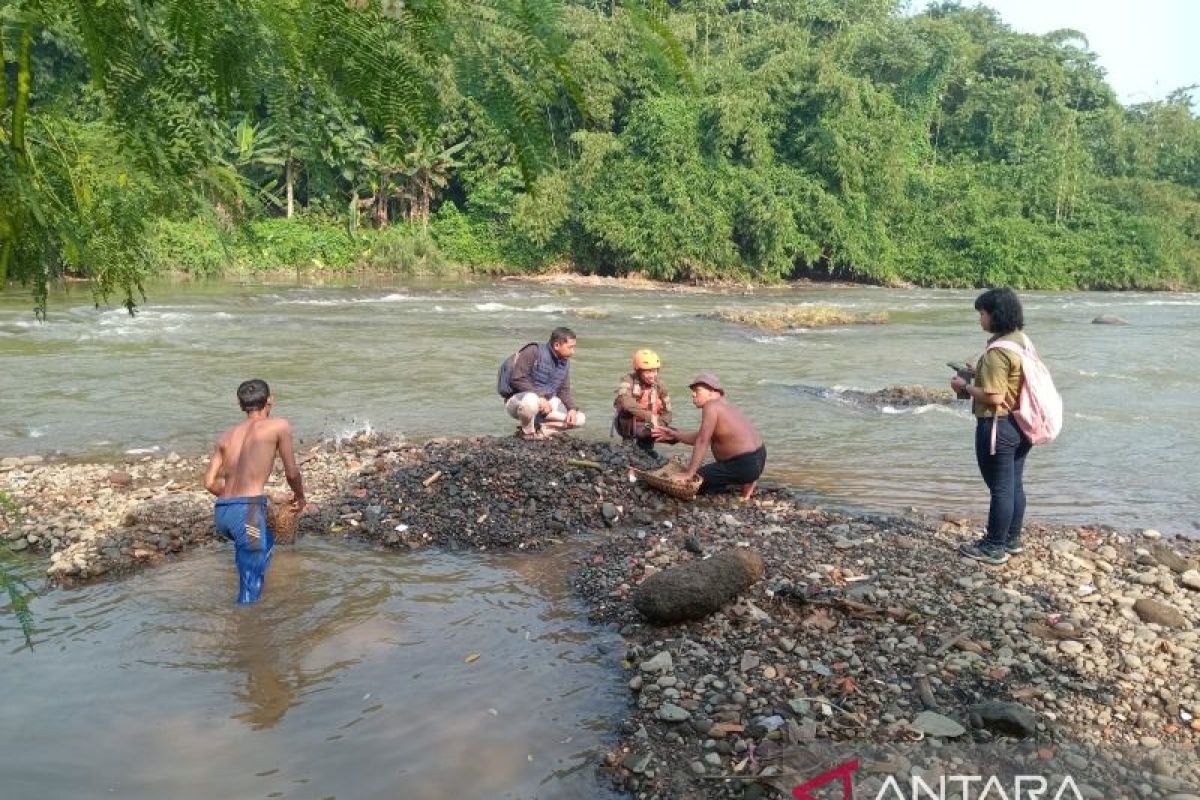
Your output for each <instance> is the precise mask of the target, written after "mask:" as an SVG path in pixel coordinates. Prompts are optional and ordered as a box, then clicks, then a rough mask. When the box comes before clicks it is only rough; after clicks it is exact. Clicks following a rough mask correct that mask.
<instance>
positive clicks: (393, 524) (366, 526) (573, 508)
mask: <svg viewBox="0 0 1200 800" xmlns="http://www.w3.org/2000/svg"><path fill="white" fill-rule="evenodd" d="M659 463H661V462H660V461H658V460H656V459H655V458H654V457H652V456H648V455H646V454H644V453H642V452H640V451H639V450H637V449H636V448H633V447H629V446H626V445H623V444H617V443H613V444H610V443H607V442H588V441H582V440H578V439H574V438H571V437H569V436H559V437H555V438H551V439H549V440H547V441H543V442H525V441H521V440H519V439H515V438H509V437H505V438H494V437H484V438H475V439H459V440H453V441H450V440H435V441H431V442H428V443H426V444H424V445H421V446H416V447H414V446H407V447H400V448H396V449H384V450H380V451H379V452H378V453H376V454H375V455H374V458H373V459H372V460H371V461H370V462H369V463H367V464H366V465H365V466H364V467H363V469H362V471H361V473H360V475H359V476H358V478H357V479H356V480H355V481H354V482H353V483H352V484H351V485H350V486H349V487H347V489H348V490H347V491H346V492H345V496H344V497H343V499H342V500H341V501H340V502H339V504H338V507H337V509H336V511H337V519H336V520H332V521H331V523H332V524H333V525H334V526H337V525H338V524H339V521H340V524H342V525H345V526H348V527H354V528H357V529H359V531H361V532H362V533H364V534H365V535H367V536H369V537H370V538H373V539H378V540H379V541H381V542H382V543H384V544H386V545H388V546H392V547H409V548H418V547H424V546H427V545H431V544H433V545H440V546H445V547H451V548H455V547H464V548H468V547H469V548H480V549H488V548H521V549H536V548H539V547H542V546H543V545H545V544H548V543H550V542H553V541H561V540H563V539H566V538H570V537H573V536H578V535H580V534H583V533H586V532H588V531H592V530H599V529H604V528H606V527H611V526H614V525H621V524H625V523H626V522H631V521H632V522H639V521H641V522H643V523H646V524H648V523H650V522H652V521H653V518H654V516H655V515H662V514H668V513H671V512H672V511H673V509H674V508H675V507H676V506H677V501H675V500H673V499H671V498H669V497H665V496H663V495H660V494H657V493H654V492H650V491H648V490H646V489H645V488H643V487H641V486H640V485H635V484H633V483H632V482H631V481H630V479H629V468H630V467H631V466H637V467H642V468H653V467H655V466H657V465H658V464H659Z"/></svg>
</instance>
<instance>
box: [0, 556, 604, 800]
mask: <svg viewBox="0 0 1200 800" xmlns="http://www.w3.org/2000/svg"><path fill="white" fill-rule="evenodd" d="M567 559H568V555H566V554H559V555H549V556H541V557H528V556H522V557H519V558H505V557H489V558H487V559H481V558H479V557H477V556H475V555H471V554H468V555H454V556H451V555H437V554H423V555H397V554H395V553H390V552H380V551H376V550H372V549H367V548H364V547H361V546H358V545H355V544H351V543H345V542H341V541H322V540H311V539H310V540H305V541H304V542H302V543H301V544H300V545H299V546H298V547H296V548H295V549H284V548H281V550H280V552H278V553H277V554H276V557H275V560H274V563H273V565H272V567H271V572H270V573H269V576H268V580H269V585H268V588H267V590H266V591H265V592H264V596H263V600H262V601H261V602H260V603H258V604H257V605H255V606H250V607H237V606H235V605H234V604H233V598H234V594H235V591H236V576H235V574H234V571H233V567H232V563H231V560H232V559H231V554H230V552H229V551H228V550H227V549H220V550H213V551H207V552H200V553H195V554H193V555H191V556H189V557H187V558H185V559H183V560H182V561H181V562H180V563H177V564H171V565H167V566H165V567H163V568H159V569H154V570H149V571H147V572H145V573H142V574H139V575H135V576H133V577H131V578H129V579H126V580H121V581H114V582H111V583H101V584H97V585H95V586H89V587H84V588H82V589H78V590H74V591H54V592H50V593H49V594H47V595H46V596H44V597H42V598H40V599H38V600H37V601H35V603H34V612H35V614H36V615H37V620H38V639H37V641H36V644H35V649H34V650H33V651H32V652H29V651H28V650H22V649H21V648H20V647H19V646H18V645H19V643H20V634H19V631H17V630H15V629H14V628H12V627H11V626H9V624H8V622H7V621H5V622H4V623H2V624H3V625H4V626H5V627H3V628H0V652H3V653H4V655H3V656H0V670H2V671H3V674H4V676H5V684H4V685H5V689H6V692H5V700H4V709H5V716H6V718H8V719H20V720H22V723H21V725H19V726H14V725H5V726H3V728H2V729H0V773H2V774H3V775H4V781H5V790H4V793H3V794H4V795H5V796H11V797H35V796H46V797H56V798H58V797H63V798H67V797H94V796H97V795H112V796H118V797H123V798H126V797H128V798H140V797H172V798H191V797H196V798H200V797H203V798H211V797H251V796H268V797H269V796H288V797H335V796H336V797H345V798H352V797H406V798H408V797H412V798H435V797H437V798H441V797H529V798H532V797H548V798H550V797H596V796H601V797H602V796H604V792H603V791H602V789H601V788H600V787H599V786H598V785H597V784H596V782H595V775H594V772H593V770H592V767H591V764H592V763H594V758H593V751H594V750H595V749H596V748H598V747H601V746H602V745H603V744H604V741H605V739H604V737H605V736H606V735H608V734H607V732H608V731H611V729H612V725H613V722H612V720H613V718H614V717H615V716H616V714H617V713H618V711H619V709H620V706H621V702H622V700H623V698H622V696H621V695H620V694H619V693H618V692H616V691H615V690H614V689H613V688H612V685H613V684H614V683H616V682H615V681H613V680H612V677H613V672H612V670H613V666H612V664H608V663H606V662H605V661H604V659H603V657H602V655H601V649H602V647H603V648H605V649H606V648H607V647H609V646H610V645H611V644H612V643H611V641H609V640H607V639H606V638H605V634H602V633H601V632H598V631H596V630H593V629H591V628H589V627H588V626H586V624H585V622H584V620H583V619H582V618H581V616H580V615H579V611H578V609H577V608H576V607H575V606H574V605H573V603H572V601H571V600H570V598H569V596H567V594H566V592H567V589H566V587H565V578H564V570H565V569H566V568H567ZM472 653H478V654H479V657H478V659H477V660H474V661H473V662H471V663H467V660H466V659H467V656H468V655H470V654H472ZM51 743H52V745H51Z"/></svg>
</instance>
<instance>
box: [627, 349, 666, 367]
mask: <svg viewBox="0 0 1200 800" xmlns="http://www.w3.org/2000/svg"><path fill="white" fill-rule="evenodd" d="M660 367H662V359H660V358H659V357H658V353H656V352H654V351H653V350H646V349H643V350H638V351H637V352H636V353H634V354H633V368H634V369H659V368H660Z"/></svg>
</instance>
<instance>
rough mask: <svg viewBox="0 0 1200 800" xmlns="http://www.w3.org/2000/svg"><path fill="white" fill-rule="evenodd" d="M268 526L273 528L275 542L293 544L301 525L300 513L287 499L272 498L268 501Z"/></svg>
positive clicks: (272, 533)
mask: <svg viewBox="0 0 1200 800" xmlns="http://www.w3.org/2000/svg"><path fill="white" fill-rule="evenodd" d="M267 527H268V528H270V529H271V535H272V536H273V537H274V538H275V544H293V543H295V541H296V530H297V528H299V527H300V515H299V514H297V513H296V512H295V511H292V507H291V505H290V504H288V503H287V502H286V501H282V502H281V501H279V500H275V499H274V498H272V499H271V500H270V501H268V502H267Z"/></svg>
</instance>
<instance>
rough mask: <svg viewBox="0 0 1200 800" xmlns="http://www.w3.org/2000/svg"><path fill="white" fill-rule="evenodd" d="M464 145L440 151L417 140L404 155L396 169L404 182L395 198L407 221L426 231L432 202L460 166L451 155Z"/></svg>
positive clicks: (439, 147)
mask: <svg viewBox="0 0 1200 800" xmlns="http://www.w3.org/2000/svg"><path fill="white" fill-rule="evenodd" d="M466 146H467V143H466V142H465V141H462V142H459V143H458V144H454V145H451V146H450V147H444V148H443V147H441V146H440V145H433V144H431V143H430V142H429V141H428V140H427V139H425V138H424V137H419V138H418V139H417V141H416V144H415V145H414V146H413V148H412V149H411V150H409V151H408V152H407V153H405V154H404V158H403V163H402V166H401V168H400V170H399V173H400V174H401V175H403V177H404V182H403V183H402V184H401V185H400V187H399V188H400V193H399V196H400V198H401V201H402V203H403V204H404V206H405V216H406V218H407V219H408V221H409V222H415V221H420V223H421V227H422V228H425V229H428V228H429V212H430V208H431V206H432V205H433V201H434V199H435V198H436V196H437V194H438V193H439V192H440V191H441V190H443V189H445V188H446V186H447V184H449V182H450V174H451V172H452V171H453V170H455V169H457V168H458V167H461V166H462V162H461V161H458V160H457V159H456V158H455V156H457V155H458V153H459V152H460V151H461V150H462V149H463V148H464V147H466Z"/></svg>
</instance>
